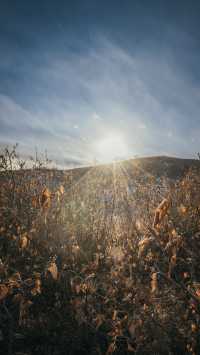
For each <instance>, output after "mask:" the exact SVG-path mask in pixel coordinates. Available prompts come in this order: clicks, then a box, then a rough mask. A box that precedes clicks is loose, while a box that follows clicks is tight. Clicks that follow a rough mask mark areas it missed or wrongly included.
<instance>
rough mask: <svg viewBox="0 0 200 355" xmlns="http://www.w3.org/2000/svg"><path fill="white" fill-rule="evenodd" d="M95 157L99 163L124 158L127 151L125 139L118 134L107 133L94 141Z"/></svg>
mask: <svg viewBox="0 0 200 355" xmlns="http://www.w3.org/2000/svg"><path fill="white" fill-rule="evenodd" d="M95 151H96V158H97V160H98V161H99V162H101V163H110V162H112V161H115V160H120V159H125V157H126V156H127V153H128V149H127V145H126V143H125V140H124V138H123V137H122V136H120V135H114V134H112V135H108V136H106V137H104V138H102V139H100V140H99V141H97V143H96V149H95Z"/></svg>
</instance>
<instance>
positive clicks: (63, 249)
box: [0, 151, 200, 355]
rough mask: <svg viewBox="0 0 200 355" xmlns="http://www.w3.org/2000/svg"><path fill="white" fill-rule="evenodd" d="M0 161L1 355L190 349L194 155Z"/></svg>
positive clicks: (196, 309) (197, 300)
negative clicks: (53, 162)
mask: <svg viewBox="0 0 200 355" xmlns="http://www.w3.org/2000/svg"><path fill="white" fill-rule="evenodd" d="M0 159H1V160H0V169H1V174H0V182H1V190H0V221H1V224H0V319H1V323H0V346H1V349H3V352H2V354H6V353H7V354H9V355H11V354H16V355H17V354H18V355H33V354H38V355H43V354H44V355H47V354H48V355H51V354H52V355H57V354H63V355H64V354H69V355H75V354H77V355H78V354H86V355H90V354H93V355H94V354H107V355H108V354H139V355H140V354H166V355H167V354H199V353H200V341H199V339H200V337H199V335H200V330H199V323H200V264H199V258H200V175H199V167H200V162H199V161H196V160H194V161H193V160H182V159H175V158H165V157H154V158H146V159H135V160H129V161H123V162H116V163H113V164H110V165H101V166H94V167H87V168H80V169H74V170H68V171H58V170H48V169H47V168H45V167H43V166H41V165H37V164H35V165H34V166H33V168H32V169H25V167H23V166H22V165H21V168H20V169H19V170H16V169H15V168H16V164H17V162H19V161H18V160H17V159H18V158H17V157H16V154H15V151H13V152H6V151H5V152H4V154H2V155H1V158H0ZM36 163H37V162H36Z"/></svg>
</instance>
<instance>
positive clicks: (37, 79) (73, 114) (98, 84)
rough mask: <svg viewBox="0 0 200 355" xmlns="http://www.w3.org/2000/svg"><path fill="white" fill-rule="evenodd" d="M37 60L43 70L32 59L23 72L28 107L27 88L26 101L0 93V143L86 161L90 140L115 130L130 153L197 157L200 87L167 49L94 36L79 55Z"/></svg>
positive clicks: (90, 156)
mask: <svg viewBox="0 0 200 355" xmlns="http://www.w3.org/2000/svg"><path fill="white" fill-rule="evenodd" d="M178 37H179V33H178V32H177V33H176V38H177V40H178ZM185 40H186V41H187V40H188V41H189V39H187V38H186V39H185ZM38 55H40V56H44V57H45V60H44V63H45V64H44V65H40V66H38V65H37V56H36V57H35V62H34V61H33V60H32V62H31V63H29V62H27V63H26V65H25V68H24V71H25V72H27V73H28V75H29V80H30V83H31V87H30V88H29V91H28V94H29V100H28V102H27V93H26V91H25V89H24V88H26V85H25V86H24V87H22V94H23V95H24V101H23V99H21V98H20V99H19V100H17V99H16V98H12V97H9V96H8V95H5V94H4V93H2V94H1V95H0V112H1V115H0V123H1V132H0V139H1V141H2V142H14V141H17V142H19V143H20V144H22V146H23V147H26V148H23V149H26V150H27V152H29V151H31V149H33V148H34V147H35V146H38V148H39V149H41V150H44V149H47V150H48V151H49V154H50V157H51V156H52V157H53V158H54V159H57V160H59V162H60V161H63V162H66V161H74V162H75V163H76V162H78V163H81V162H82V163H89V162H91V161H92V160H93V159H94V158H95V151H94V150H93V147H94V144H95V141H96V140H99V139H100V138H101V137H102V139H103V138H104V136H105V135H106V134H107V133H108V132H109V133H112V132H113V134H115V133H117V132H120V133H123V135H124V137H125V138H126V143H127V146H128V151H129V156H131V155H135V154H139V155H152V154H163V152H165V151H168V153H169V154H172V155H180V156H183V155H187V156H194V154H195V152H196V151H197V148H198V144H199V141H198V134H197V128H198V127H199V122H198V113H199V109H200V100H199V98H200V97H199V87H198V84H197V83H195V82H194V81H193V80H191V78H188V77H187V75H185V76H184V75H183V74H182V73H180V70H179V68H178V66H179V63H178V62H176V61H172V60H171V52H170V50H168V49H167V48H164V49H163V50H162V51H161V50H158V48H153V49H151V50H149V48H147V49H145V47H142V46H141V47H140V49H139V50H138V52H134V53H133V52H131V51H129V50H125V49H123V48H122V47H120V46H119V45H117V44H115V43H114V42H113V41H111V40H108V39H106V38H104V37H101V36H97V37H96V39H95V41H94V43H93V44H92V45H91V47H90V48H88V50H85V51H83V52H82V53H76V52H73V51H70V50H69V52H68V55H66V56H65V55H63V54H60V53H59V52H58V53H56V52H55V54H54V55H52V53H51V55H50V54H49V55H48V53H39V54H38ZM30 96H31V98H30ZM22 101H23V103H22ZM172 132H173V133H172ZM198 133H199V129H198ZM191 142H192V144H191ZM172 143H173V144H172Z"/></svg>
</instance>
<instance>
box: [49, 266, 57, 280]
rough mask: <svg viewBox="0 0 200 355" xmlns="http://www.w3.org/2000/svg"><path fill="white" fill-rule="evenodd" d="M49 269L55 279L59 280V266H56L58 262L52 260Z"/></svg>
mask: <svg viewBox="0 0 200 355" xmlns="http://www.w3.org/2000/svg"><path fill="white" fill-rule="evenodd" d="M48 271H49V272H50V273H51V276H52V277H53V279H54V280H57V278H58V268H57V266H56V263H54V262H52V263H51V264H50V265H49V267H48Z"/></svg>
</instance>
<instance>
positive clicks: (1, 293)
mask: <svg viewBox="0 0 200 355" xmlns="http://www.w3.org/2000/svg"><path fill="white" fill-rule="evenodd" d="M8 291H9V290H8V287H7V286H6V285H4V284H0V301H2V300H3V299H4V298H6V296H7V294H8Z"/></svg>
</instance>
